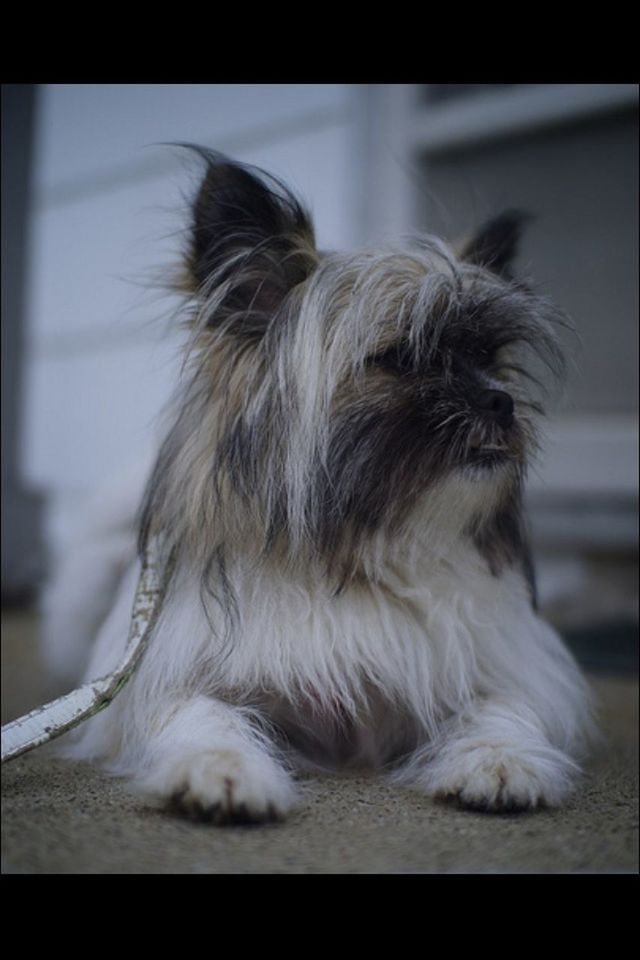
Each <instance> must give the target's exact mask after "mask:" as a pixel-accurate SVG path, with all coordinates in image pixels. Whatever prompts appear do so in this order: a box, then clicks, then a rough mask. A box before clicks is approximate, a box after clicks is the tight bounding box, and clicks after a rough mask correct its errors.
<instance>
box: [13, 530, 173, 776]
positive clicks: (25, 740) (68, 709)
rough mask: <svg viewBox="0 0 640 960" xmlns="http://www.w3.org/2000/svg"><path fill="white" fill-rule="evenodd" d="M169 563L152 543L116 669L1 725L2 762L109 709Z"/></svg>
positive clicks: (153, 611) (148, 626)
mask: <svg viewBox="0 0 640 960" xmlns="http://www.w3.org/2000/svg"><path fill="white" fill-rule="evenodd" d="M173 562H174V555H173V554H171V555H170V556H169V559H168V561H167V564H166V566H165V568H164V570H161V569H160V559H159V557H158V544H157V542H156V541H152V543H151V544H150V545H149V546H148V548H147V549H146V550H145V553H144V556H143V558H142V569H141V572H140V578H139V580H138V586H137V588H136V594H135V599H134V601H133V612H132V615H131V626H130V628H129V637H128V640H127V646H126V649H125V652H124V656H123V658H122V660H121V661H120V663H119V664H118V666H117V667H116V669H115V670H114V671H113V672H112V673H109V674H107V675H106V676H104V677H101V678H100V679H98V680H92V681H91V682H90V683H86V684H84V685H83V686H82V687H78V689H77V690H72V691H71V693H67V694H65V695H64V696H62V697H58V699H57V700H52V701H51V702H50V703H45V704H44V705H43V706H41V707H36V709H35V710H32V711H31V712H30V713H27V714H25V716H23V717H18V719H17V720H12V721H11V722H10V723H7V724H5V726H3V727H2V763H4V762H5V761H6V760H13V759H15V757H19V756H20V755H21V754H23V753H26V752H27V751H28V750H33V749H34V748H35V747H40V746H42V744H44V743H48V742H49V740H54V739H55V738H56V737H60V736H62V734H63V733H66V732H67V731H68V730H71V729H72V728H73V727H75V726H77V725H78V724H79V723H82V721H83V720H87V719H88V718H89V717H92V716H93V715H94V714H96V713H99V711H100V710H104V709H105V707H108V706H109V704H110V703H111V701H112V700H113V698H114V697H116V696H117V695H118V693H120V691H121V690H122V688H123V687H124V685H125V683H126V682H127V680H129V679H130V677H131V676H132V674H133V672H134V670H135V669H136V667H137V666H138V664H139V663H140V660H141V658H142V655H143V654H144V652H145V650H146V649H147V646H148V645H149V640H150V638H151V634H152V632H153V628H154V626H155V624H156V621H157V619H158V615H159V613H160V608H161V606H162V596H163V593H164V591H165V589H166V587H167V584H168V582H169V579H170V577H171V574H172V571H173Z"/></svg>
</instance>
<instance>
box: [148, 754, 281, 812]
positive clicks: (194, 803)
mask: <svg viewBox="0 0 640 960" xmlns="http://www.w3.org/2000/svg"><path fill="white" fill-rule="evenodd" d="M141 786H142V789H143V791H144V792H146V793H147V794H151V795H155V797H156V798H159V799H161V800H162V801H163V802H164V803H165V805H166V806H167V807H168V808H169V809H170V810H172V811H173V812H176V813H180V814H182V815H185V816H188V817H190V818H191V819H194V820H203V821H206V822H210V823H215V824H242V823H264V822H267V821H270V820H279V819H282V818H283V817H284V816H285V815H286V813H287V812H288V811H289V810H290V809H291V807H292V806H293V804H294V801H295V787H294V785H293V781H292V780H291V778H290V776H289V774H288V773H287V772H286V771H285V770H284V769H283V768H282V767H280V766H279V765H278V764H277V763H276V762H275V761H274V760H273V759H272V758H271V757H269V756H267V755H264V756H261V755H260V756H258V755H256V754H251V753H243V752H242V751H240V750H234V749H210V750H200V751H198V752H197V753H193V754H190V755H189V756H186V757H181V758H180V759H176V760H174V761H173V763H172V764H171V765H170V767H169V768H167V766H165V768H164V769H163V770H161V771H156V774H155V775H152V776H150V777H148V778H147V779H146V780H145V782H144V783H143V784H142V785H141Z"/></svg>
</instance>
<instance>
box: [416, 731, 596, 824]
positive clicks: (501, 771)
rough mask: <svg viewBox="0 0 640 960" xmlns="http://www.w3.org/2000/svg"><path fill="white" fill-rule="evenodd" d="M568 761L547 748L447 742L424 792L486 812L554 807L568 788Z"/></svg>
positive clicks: (570, 771)
mask: <svg viewBox="0 0 640 960" xmlns="http://www.w3.org/2000/svg"><path fill="white" fill-rule="evenodd" d="M576 772H577V768H576V766H575V764H573V762H572V761H571V760H570V759H569V758H568V757H566V756H565V755H564V754H562V753H561V752H560V751H559V750H555V749H554V748H552V747H551V746H548V747H545V748H544V749H539V750H527V749H523V748H522V747H518V746H517V745H510V744H504V743H494V744H492V743H487V742H479V743H475V744H473V743H469V742H468V741H467V742H464V743H461V744H451V745H449V746H448V747H447V748H445V750H444V752H443V754H442V755H440V756H439V757H437V759H436V760H435V762H434V764H433V766H432V768H431V769H430V770H429V772H428V777H427V782H428V787H429V792H430V793H431V794H432V795H434V796H436V797H440V798H443V799H448V800H455V801H457V802H458V803H459V804H461V805H462V806H464V807H467V808H469V809H473V810H484V811H488V812H506V811H516V810H531V809H535V808H536V807H544V806H557V805H558V804H560V803H561V802H562V801H563V800H564V799H565V798H566V796H567V794H568V793H569V792H570V790H571V786H572V780H573V778H574V776H575V773H576Z"/></svg>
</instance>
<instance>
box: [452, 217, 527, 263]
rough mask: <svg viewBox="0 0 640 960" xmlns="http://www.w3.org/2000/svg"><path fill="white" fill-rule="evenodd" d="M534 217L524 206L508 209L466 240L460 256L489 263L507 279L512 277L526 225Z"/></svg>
mask: <svg viewBox="0 0 640 960" xmlns="http://www.w3.org/2000/svg"><path fill="white" fill-rule="evenodd" d="M531 219H533V218H532V216H531V214H529V213H525V212H524V211H522V210H506V211H505V212H504V213H501V214H500V216H498V217H494V218H493V219H492V220H489V221H488V222H487V223H485V224H484V225H483V226H482V227H480V229H479V230H477V231H476V233H475V234H474V235H473V236H472V237H471V238H470V239H468V240H466V241H465V242H463V244H462V246H461V249H460V250H459V252H458V257H459V259H460V260H465V261H466V262H467V263H473V264H475V265H476V266H479V267H486V268H487V269H488V270H492V271H493V272H494V273H497V274H499V276H501V277H504V279H505V280H511V279H513V274H512V272H511V264H512V262H513V260H514V259H515V257H516V256H517V253H518V246H519V243H520V237H521V236H522V231H523V228H524V225H525V223H527V221H528V220H531Z"/></svg>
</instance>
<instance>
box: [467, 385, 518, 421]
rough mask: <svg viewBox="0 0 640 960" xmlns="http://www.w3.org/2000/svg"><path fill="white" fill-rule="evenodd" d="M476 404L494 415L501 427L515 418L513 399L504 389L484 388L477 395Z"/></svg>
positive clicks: (490, 414) (485, 411)
mask: <svg viewBox="0 0 640 960" xmlns="http://www.w3.org/2000/svg"><path fill="white" fill-rule="evenodd" d="M476 406H477V407H478V408H479V409H480V410H482V411H484V413H487V414H488V415H489V416H490V417H492V418H493V419H494V420H495V421H496V423H499V424H500V426H501V427H508V426H510V425H511V422H512V420H513V400H512V398H511V396H510V395H509V394H508V393H505V391H504V390H482V392H481V393H479V394H478V395H477V397H476Z"/></svg>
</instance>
